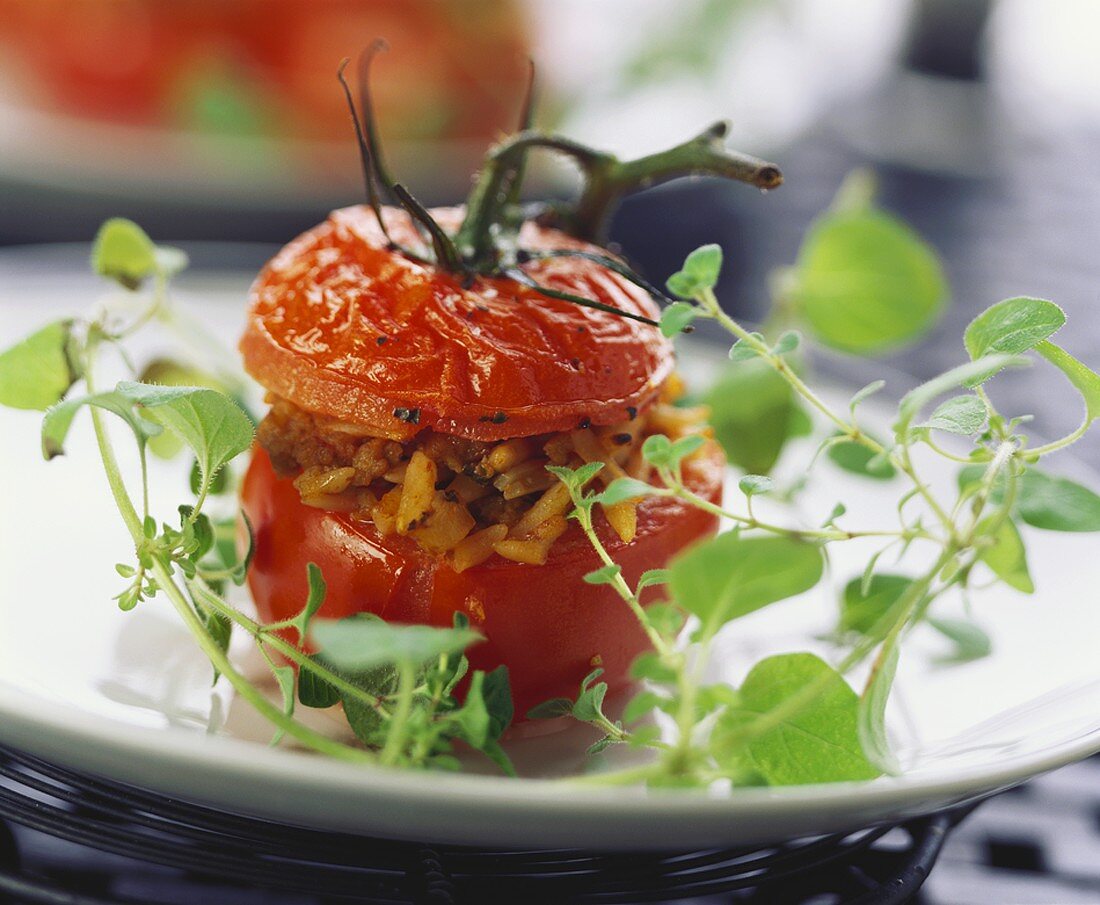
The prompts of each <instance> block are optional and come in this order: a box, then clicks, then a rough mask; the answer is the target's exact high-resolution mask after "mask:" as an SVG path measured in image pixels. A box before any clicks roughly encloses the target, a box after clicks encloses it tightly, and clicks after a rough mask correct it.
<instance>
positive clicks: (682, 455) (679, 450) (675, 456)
mask: <svg viewBox="0 0 1100 905" xmlns="http://www.w3.org/2000/svg"><path fill="white" fill-rule="evenodd" d="M706 442H707V441H706V437H704V436H703V435H702V434H688V435H687V436H686V437H681V438H680V439H679V440H677V441H676V442H675V443H673V444H672V446H670V447H669V450H668V467H669V468H673V469H675V468H678V467H679V465H680V463H681V462H682V461H683V460H684V459H686V458H687V457H688V456H690V455H691V454H692V453H694V452H696V451H697V450H698V449H699V448H700V447H702V445H703V444H704V443H706Z"/></svg>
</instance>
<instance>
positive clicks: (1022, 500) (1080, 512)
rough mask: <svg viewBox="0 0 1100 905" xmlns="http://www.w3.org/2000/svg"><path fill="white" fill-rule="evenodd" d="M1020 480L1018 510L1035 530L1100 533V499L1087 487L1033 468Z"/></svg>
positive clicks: (1022, 517) (1021, 516) (1017, 500)
mask: <svg viewBox="0 0 1100 905" xmlns="http://www.w3.org/2000/svg"><path fill="white" fill-rule="evenodd" d="M1019 480H1020V485H1019V489H1018V490H1017V497H1016V509H1017V511H1018V512H1019V514H1020V518H1021V519H1023V520H1024V521H1025V522H1027V524H1029V525H1031V526H1032V527H1033V528H1043V529H1045V530H1047V531H1100V496H1097V495H1096V494H1095V493H1093V492H1092V491H1091V490H1089V489H1088V488H1087V487H1083V486H1082V485H1080V484H1078V483H1076V482H1075V481H1071V480H1070V479H1069V478H1061V477H1055V476H1054V475H1050V474H1047V473H1046V472H1044V471H1038V470H1037V469H1034V468H1029V469H1028V470H1027V471H1026V472H1024V474H1023V475H1022V476H1021V477H1020V479H1019Z"/></svg>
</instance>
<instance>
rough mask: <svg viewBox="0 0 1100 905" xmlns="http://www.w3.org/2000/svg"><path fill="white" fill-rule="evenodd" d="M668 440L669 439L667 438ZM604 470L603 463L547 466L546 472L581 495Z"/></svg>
mask: <svg viewBox="0 0 1100 905" xmlns="http://www.w3.org/2000/svg"><path fill="white" fill-rule="evenodd" d="M666 439H667V437H666ZM602 468H603V462H589V463H587V464H586V465H582V466H581V467H580V468H576V469H574V468H566V467H565V466H562V465H547V466H546V470H547V471H548V472H550V473H551V474H552V475H554V476H555V477H556V478H557V479H558V480H560V481H561V482H562V483H563V484H565V486H566V487H568V488H569V489H570V490H571V491H574V492H577V493H579V492H580V491H581V490H583V489H584V485H585V484H587V483H588V482H589V481H591V480H592V479H593V478H594V477H596V475H597V474H599V472H600V470H601V469H602Z"/></svg>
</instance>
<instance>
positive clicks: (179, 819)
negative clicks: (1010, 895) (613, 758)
mask: <svg viewBox="0 0 1100 905" xmlns="http://www.w3.org/2000/svg"><path fill="white" fill-rule="evenodd" d="M972 808H973V805H968V806H964V807H961V808H956V809H954V810H951V811H946V812H943V813H940V814H936V815H933V816H930V817H925V818H921V819H919V820H912V821H909V822H907V823H903V824H900V825H898V826H893V827H885V826H884V827H875V828H872V829H866V830H861V831H859V832H854V833H847V834H836V835H830V836H818V837H813V838H809V839H798V840H792V841H788V842H784V843H782V844H776V845H770V846H767V847H762V848H761V847H756V848H752V847H748V848H735V849H714V850H705V851H694V852H686V853H685V852H679V853H665V854H654V853H593V852H581V851H565V850H554V851H486V850H482V849H474V848H466V847H459V846H442V845H425V844H419V843H410V842H399V841H394V840H385V839H375V838H365V837H361V836H355V835H349V834H343V833H330V832H321V831H316V830H308V829H303V828H299V827H292V826H287V825H283V824H278V823H273V822H269V821H264V820H257V819H253V818H250V817H242V816H239V815H234V814H229V813H225V812H222V811H218V810H214V809H211V808H207V807H201V806H198V805H194V804H190V803H185V802H182V801H178V800H174V799H171V798H167V797H164V796H162V795H158V794H154V793H151V792H146V791H143V790H141V789H137V788H134V787H132V786H127V785H123V784H120V783H116V782H110V781H106V780H103V779H98V778H94V777H91V776H88V775H85V774H82V773H79V772H76V771H73V770H70V769H67V768H63V767H60V766H58V765H56V764H52V763H48V762H46V761H43V760H40V759H38V758H35V757H31V756H29V755H26V754H23V753H20V752H17V751H12V750H9V749H6V748H0V903H5V905H7V903H20V905H22V903H36V905H37V903H47V905H136V903H141V905H160V903H165V905H169V903H177V902H199V901H201V902H211V903H226V905H231V903H232V905H235V903H242V905H243V903H271V905H276V903H277V905H283V903H286V905H291V903H293V905H314V903H325V905H328V903H345V902H347V903H352V902H367V903H414V905H421V903H423V905H429V903H430V905H468V903H472V905H481V903H496V902H502V903H503V902H523V903H525V905H537V903H566V902H577V903H643V902H671V901H677V902H685V901H695V902H700V901H706V902H719V901H720V902H750V903H763V902H766V903H769V905H782V903H809V902H813V903H814V905H828V903H849V905H870V903H878V905H886V903H901V902H906V901H909V900H910V899H911V898H912V897H913V896H914V895H915V894H916V892H917V890H918V889H919V888H920V886H921V885H922V884H923V882H924V880H925V879H926V877H927V876H928V873H929V871H930V870H931V869H932V866H933V864H934V863H935V861H936V858H937V856H938V855H939V852H940V849H941V848H942V846H943V843H944V841H945V839H946V838H947V835H948V833H949V832H950V831H951V829H952V828H953V827H954V826H955V825H956V824H957V823H958V822H959V820H961V819H962V817H964V816H965V815H966V814H967V813H969V810H971V809H972Z"/></svg>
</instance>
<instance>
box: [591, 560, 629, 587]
mask: <svg viewBox="0 0 1100 905" xmlns="http://www.w3.org/2000/svg"><path fill="white" fill-rule="evenodd" d="M622 572H623V567H622V566H620V565H618V564H617V563H612V564H611V565H610V566H604V567H603V568H602V569H596V570H595V571H594V572H589V573H588V574H587V575H585V576H584V581H585V583H586V584H614V583H615V579H616V578H618V577H619V576H620V575H621V574H622Z"/></svg>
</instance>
